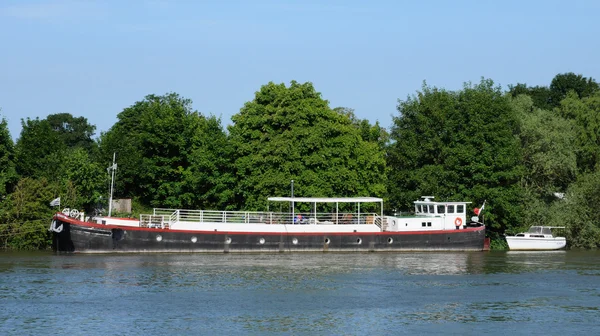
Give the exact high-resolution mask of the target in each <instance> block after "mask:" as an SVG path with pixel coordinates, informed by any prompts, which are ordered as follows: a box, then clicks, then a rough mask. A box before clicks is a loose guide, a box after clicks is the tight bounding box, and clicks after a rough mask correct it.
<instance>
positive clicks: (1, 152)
mask: <svg viewBox="0 0 600 336" xmlns="http://www.w3.org/2000/svg"><path fill="white" fill-rule="evenodd" d="M16 180H17V173H16V169H15V163H14V144H13V141H12V138H11V136H10V132H9V131H8V125H7V123H6V119H4V118H2V120H0V202H2V200H3V199H4V198H5V197H6V194H7V193H8V192H10V191H11V189H12V186H13V185H14V184H15V183H16Z"/></svg>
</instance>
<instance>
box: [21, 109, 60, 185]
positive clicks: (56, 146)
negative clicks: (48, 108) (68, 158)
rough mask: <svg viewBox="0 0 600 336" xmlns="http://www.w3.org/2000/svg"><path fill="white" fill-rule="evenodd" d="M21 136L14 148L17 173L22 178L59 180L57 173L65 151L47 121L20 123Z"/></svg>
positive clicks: (27, 120)
mask: <svg viewBox="0 0 600 336" xmlns="http://www.w3.org/2000/svg"><path fill="white" fill-rule="evenodd" d="M21 126H22V129H21V136H20V137H19V139H18V140H17V143H16V146H15V162H16V165H17V172H18V173H19V175H21V176H23V177H35V178H40V177H45V178H48V179H50V180H56V179H58V178H60V174H59V171H60V170H61V169H60V168H61V167H62V161H63V158H64V156H65V151H66V150H67V148H68V147H67V145H66V144H65V143H64V142H63V141H62V139H61V137H60V135H59V133H58V132H56V131H54V129H53V128H52V126H51V125H50V123H49V122H48V120H45V119H42V120H40V119H39V118H36V119H29V118H27V119H26V120H22V121H21Z"/></svg>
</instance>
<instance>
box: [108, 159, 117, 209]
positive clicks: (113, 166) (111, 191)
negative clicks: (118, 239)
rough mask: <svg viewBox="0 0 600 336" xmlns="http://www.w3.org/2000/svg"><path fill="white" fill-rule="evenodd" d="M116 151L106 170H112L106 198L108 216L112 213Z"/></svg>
mask: <svg viewBox="0 0 600 336" xmlns="http://www.w3.org/2000/svg"><path fill="white" fill-rule="evenodd" d="M115 159H116V153H113V164H112V166H110V167H108V170H111V171H112V174H111V178H110V197H109V198H108V217H110V215H111V214H112V200H113V186H114V184H115V170H117V163H116V162H115Z"/></svg>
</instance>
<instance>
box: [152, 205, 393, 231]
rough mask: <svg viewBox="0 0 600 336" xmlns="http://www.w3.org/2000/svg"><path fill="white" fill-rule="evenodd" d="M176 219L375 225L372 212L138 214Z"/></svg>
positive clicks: (155, 223)
mask: <svg viewBox="0 0 600 336" xmlns="http://www.w3.org/2000/svg"><path fill="white" fill-rule="evenodd" d="M178 222H195V223H240V224H298V225H307V224H378V226H380V225H381V219H380V217H379V215H378V214H376V213H360V214H358V213H347V212H345V213H341V212H340V213H338V214H337V216H336V213H306V212H298V213H294V214H292V213H288V212H285V213H282V212H261V211H214V210H184V209H163V208H156V209H154V212H153V214H152V215H140V225H141V226H143V227H161V228H164V227H169V226H171V225H173V224H176V223H178Z"/></svg>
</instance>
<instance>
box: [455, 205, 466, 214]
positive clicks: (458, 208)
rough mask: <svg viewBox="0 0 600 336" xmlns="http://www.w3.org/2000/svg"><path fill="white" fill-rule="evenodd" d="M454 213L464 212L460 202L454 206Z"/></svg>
mask: <svg viewBox="0 0 600 336" xmlns="http://www.w3.org/2000/svg"><path fill="white" fill-rule="evenodd" d="M456 213H465V206H464V205H462V204H460V205H457V206H456Z"/></svg>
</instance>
